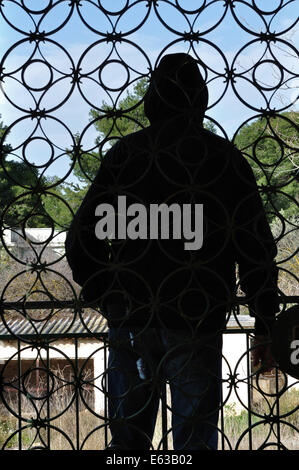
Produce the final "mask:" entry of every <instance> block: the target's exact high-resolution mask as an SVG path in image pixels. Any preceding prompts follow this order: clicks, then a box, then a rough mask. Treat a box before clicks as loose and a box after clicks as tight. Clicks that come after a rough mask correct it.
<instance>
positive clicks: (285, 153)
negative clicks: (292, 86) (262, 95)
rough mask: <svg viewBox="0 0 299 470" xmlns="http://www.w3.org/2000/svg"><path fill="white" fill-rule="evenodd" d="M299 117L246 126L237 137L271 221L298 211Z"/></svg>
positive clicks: (291, 114) (295, 114)
mask: <svg viewBox="0 0 299 470" xmlns="http://www.w3.org/2000/svg"><path fill="white" fill-rule="evenodd" d="M298 124H299V113H298V112H294V111H291V112H286V113H282V114H279V115H277V116H274V117H269V118H265V117H263V118H262V119H258V120H255V121H254V122H252V123H251V124H246V125H245V126H243V127H242V128H241V130H240V131H239V132H238V133H237V135H236V136H235V139H234V142H235V144H236V146H237V147H238V148H239V149H240V150H241V151H242V152H243V153H244V156H245V157H246V158H247V159H248V161H249V163H250V165H251V167H252V169H253V171H254V174H255V177H256V180H257V184H258V186H259V188H260V189H261V196H262V199H263V203H264V206H265V209H266V210H267V212H268V216H269V219H270V220H273V218H274V217H275V214H278V213H280V214H281V215H283V216H284V217H286V218H288V217H290V216H292V215H295V214H296V213H297V211H298V208H297V207H296V206H297V204H296V203H297V202H298V189H297V186H298V168H299V154H298V146H299V136H298Z"/></svg>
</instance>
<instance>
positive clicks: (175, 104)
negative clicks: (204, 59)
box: [144, 53, 208, 124]
mask: <svg viewBox="0 0 299 470" xmlns="http://www.w3.org/2000/svg"><path fill="white" fill-rule="evenodd" d="M207 107H208V89H207V86H206V84H205V81H204V79H203V77H202V75H201V73H200V71H199V68H198V66H197V62H196V60H195V59H193V57H191V56H190V55H188V54H183V53H178V54H168V55H165V56H164V57H162V59H161V61H160V63H159V65H158V67H157V68H156V69H155V70H154V71H153V73H152V77H151V80H150V84H149V88H148V90H147V93H146V94H145V97H144V112H145V115H146V117H147V118H148V120H149V121H150V123H151V124H153V123H155V122H158V121H161V120H163V119H165V118H173V117H176V116H177V117H182V118H186V117H187V116H188V117H190V116H191V117H192V118H195V117H196V118H197V119H199V120H200V121H201V123H202V121H203V118H204V114H205V112H206V109H207Z"/></svg>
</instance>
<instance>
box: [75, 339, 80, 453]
mask: <svg viewBox="0 0 299 470" xmlns="http://www.w3.org/2000/svg"><path fill="white" fill-rule="evenodd" d="M75 373H76V392H75V393H76V443H77V445H76V447H77V450H79V449H80V412H79V411H80V410H79V405H80V404H79V390H78V387H79V381H78V376H79V364H78V339H77V338H75Z"/></svg>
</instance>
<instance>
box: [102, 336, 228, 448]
mask: <svg viewBox="0 0 299 470" xmlns="http://www.w3.org/2000/svg"><path fill="white" fill-rule="evenodd" d="M221 353H222V334H221V333H217V334H215V335H213V336H211V335H210V336H205V335H201V337H200V338H192V337H191V335H190V332H188V331H176V330H166V329H161V328H147V329H146V330H139V329H138V328H119V329H116V328H110V330H109V362H108V410H109V425H110V431H111V435H112V440H111V447H115V448H119V449H143V450H146V449H150V448H151V443H152V438H153V433H154V429H155V424H156V418H157V413H158V408H159V398H160V392H161V387H162V385H163V384H165V381H167V382H168V383H169V388H170V394H171V412H172V414H171V418H172V419H171V426H172V436H173V447H174V450H202V449H212V450H216V449H217V443H218V431H217V423H218V415H219V408H220V402H221V379H222V377H221V365H222V361H221Z"/></svg>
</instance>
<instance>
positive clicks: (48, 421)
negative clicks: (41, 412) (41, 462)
mask: <svg viewBox="0 0 299 470" xmlns="http://www.w3.org/2000/svg"><path fill="white" fill-rule="evenodd" d="M46 364H47V372H48V373H47V423H50V420H51V405H50V399H51V397H50V396H49V391H50V381H49V371H50V370H51V363H50V353H49V342H48V343H47V362H46ZM47 447H48V449H51V431H50V427H49V426H47Z"/></svg>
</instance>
